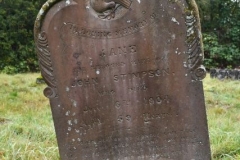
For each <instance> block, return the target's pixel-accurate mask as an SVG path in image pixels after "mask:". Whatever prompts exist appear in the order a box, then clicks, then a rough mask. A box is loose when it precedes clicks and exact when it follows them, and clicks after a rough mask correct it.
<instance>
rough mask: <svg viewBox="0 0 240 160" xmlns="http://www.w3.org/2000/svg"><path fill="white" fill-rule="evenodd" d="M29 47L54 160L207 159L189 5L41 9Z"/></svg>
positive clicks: (72, 1)
mask: <svg viewBox="0 0 240 160" xmlns="http://www.w3.org/2000/svg"><path fill="white" fill-rule="evenodd" d="M35 42H36V48H37V51H38V57H39V65H40V69H41V73H42V76H43V77H44V79H45V81H46V83H47V85H48V87H47V88H46V89H45V90H44V94H45V96H46V97H48V98H49V100H50V104H51V109H52V115H53V120H54V125H55V130H56V135H57V140H58V146H59V151H60V156H61V159H63V160H167V159H169V160H209V159H210V147H209V138H208V128H207V120H206V111H205V104H204V96H203V87H202V82H201V80H202V79H203V78H204V77H205V75H206V71H205V69H204V67H203V66H202V65H201V63H202V60H203V49H202V40H201V31H200V23H199V17H198V10H197V7H196V4H195V1H194V0H132V1H130V0H114V1H109V0H108V1H104V0H49V1H47V2H46V3H45V4H44V6H43V7H42V9H41V10H40V12H39V14H38V17H37V20H36V23H35Z"/></svg>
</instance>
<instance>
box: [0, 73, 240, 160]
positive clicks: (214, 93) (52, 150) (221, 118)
mask: <svg viewBox="0 0 240 160" xmlns="http://www.w3.org/2000/svg"><path fill="white" fill-rule="evenodd" d="M38 76H39V74H17V75H5V74H0V160H38V159H39V160H57V159H59V154H58V148H57V142H56V138H55V133H54V127H53V122H52V117H51V111H50V106H49V102H48V99H47V98H45V97H44V96H43V94H42V91H43V89H44V88H45V85H37V84H36V83H35V81H36V78H37V77H38ZM204 90H205V97H206V98H205V99H206V107H207V114H208V124H209V134H210V141H211V150H212V157H213V159H214V160H240V81H228V80H225V81H220V80H217V79H210V78H209V77H207V78H206V79H205V80H204Z"/></svg>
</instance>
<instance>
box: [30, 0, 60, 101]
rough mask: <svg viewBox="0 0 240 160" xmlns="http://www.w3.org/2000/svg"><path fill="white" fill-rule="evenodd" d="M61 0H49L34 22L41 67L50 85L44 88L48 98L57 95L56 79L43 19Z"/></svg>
mask: <svg viewBox="0 0 240 160" xmlns="http://www.w3.org/2000/svg"><path fill="white" fill-rule="evenodd" d="M59 1H61V0H48V1H47V2H46V3H45V4H44V5H43V6H42V8H41V9H40V11H39V13H38V15H37V18H36V21H35V24H34V40H35V43H36V50H37V54H38V61H39V67H40V71H41V74H42V77H43V78H44V80H45V82H46V83H47V85H48V87H47V88H45V90H44V95H45V96H46V97H48V98H54V97H56V96H57V95H56V80H55V78H54V74H53V67H52V61H51V53H50V50H49V45H48V39H47V35H46V33H45V32H42V31H41V27H42V21H43V19H44V17H45V16H46V14H47V12H48V10H49V9H50V8H51V7H52V6H53V5H54V4H56V3H57V2H59Z"/></svg>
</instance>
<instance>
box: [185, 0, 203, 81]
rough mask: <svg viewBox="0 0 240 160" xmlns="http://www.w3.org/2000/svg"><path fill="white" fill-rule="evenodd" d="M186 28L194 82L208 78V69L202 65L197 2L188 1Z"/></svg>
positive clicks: (189, 64)
mask: <svg viewBox="0 0 240 160" xmlns="http://www.w3.org/2000/svg"><path fill="white" fill-rule="evenodd" d="M187 3H188V5H189V6H188V8H187V10H186V26H187V39H186V44H187V46H188V51H187V54H188V59H187V66H188V68H189V70H190V72H191V74H192V79H193V80H196V81H198V80H202V79H204V78H205V77H206V69H205V67H204V66H203V65H202V63H203V60H204V53H203V42H202V34H201V25H200V18H199V12H198V8H197V4H196V2H195V0H187Z"/></svg>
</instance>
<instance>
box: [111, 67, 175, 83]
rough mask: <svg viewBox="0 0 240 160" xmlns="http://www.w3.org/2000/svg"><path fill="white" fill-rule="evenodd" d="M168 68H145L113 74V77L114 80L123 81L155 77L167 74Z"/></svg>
mask: <svg viewBox="0 0 240 160" xmlns="http://www.w3.org/2000/svg"><path fill="white" fill-rule="evenodd" d="M169 74H170V73H169V69H157V70H147V71H140V72H132V73H122V74H118V75H114V76H113V79H114V81H115V82H119V81H125V80H128V79H136V78H138V79H143V78H145V77H146V78H155V77H163V76H168V75H169Z"/></svg>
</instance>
